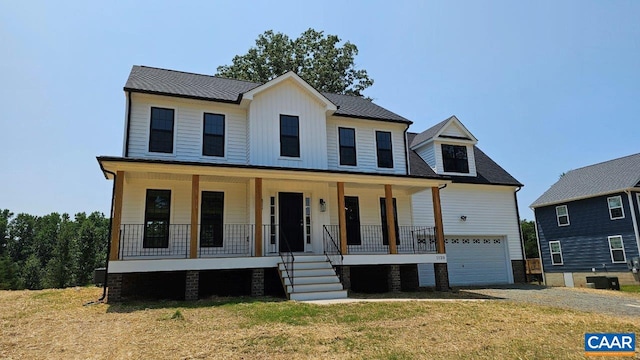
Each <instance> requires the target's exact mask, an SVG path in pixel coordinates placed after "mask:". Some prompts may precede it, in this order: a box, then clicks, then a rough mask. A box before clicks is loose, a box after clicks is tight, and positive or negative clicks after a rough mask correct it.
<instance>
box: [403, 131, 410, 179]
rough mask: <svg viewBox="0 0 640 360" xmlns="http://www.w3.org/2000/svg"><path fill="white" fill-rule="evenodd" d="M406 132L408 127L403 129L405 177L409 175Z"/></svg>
mask: <svg viewBox="0 0 640 360" xmlns="http://www.w3.org/2000/svg"><path fill="white" fill-rule="evenodd" d="M407 131H409V125H408V124H407V127H406V128H404V167H405V171H406V173H407V175H409V147H408V146H407Z"/></svg>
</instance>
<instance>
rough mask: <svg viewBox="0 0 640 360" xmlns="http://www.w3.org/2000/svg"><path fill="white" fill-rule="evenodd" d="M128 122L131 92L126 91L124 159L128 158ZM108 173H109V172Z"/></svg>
mask: <svg viewBox="0 0 640 360" xmlns="http://www.w3.org/2000/svg"><path fill="white" fill-rule="evenodd" d="M130 122H131V91H127V118H126V119H125V124H124V126H125V129H126V130H125V131H126V134H125V138H124V157H129V134H130V132H131V127H130V126H129V123H130ZM108 172H109V173H111V172H110V171H108ZM111 174H113V173H111ZM114 176H115V174H114ZM114 179H115V178H114Z"/></svg>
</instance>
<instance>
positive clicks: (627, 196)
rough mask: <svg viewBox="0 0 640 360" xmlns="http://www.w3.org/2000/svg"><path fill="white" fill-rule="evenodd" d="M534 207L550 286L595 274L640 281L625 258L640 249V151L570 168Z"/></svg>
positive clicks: (577, 281)
mask: <svg viewBox="0 0 640 360" xmlns="http://www.w3.org/2000/svg"><path fill="white" fill-rule="evenodd" d="M531 208H533V210H534V212H535V218H536V231H537V235H538V244H539V249H540V257H541V258H542V266H543V274H544V278H545V282H546V284H547V285H551V286H583V285H584V284H585V282H586V276H592V275H594V274H595V275H607V276H618V277H619V280H620V283H621V284H625V283H635V279H634V277H633V275H632V273H631V272H630V271H629V270H628V268H627V264H626V262H627V260H628V259H632V258H633V257H636V256H639V254H640V235H639V233H638V227H639V223H638V219H640V213H639V212H638V209H639V208H640V154H635V155H629V156H625V157H622V158H619V159H614V160H610V161H605V162H603V163H599V164H595V165H590V166H586V167H583V168H580V169H576V170H571V171H569V172H568V173H566V174H565V175H563V176H562V177H560V179H559V180H558V182H556V183H555V184H553V186H551V188H549V190H547V191H546V192H545V193H544V194H542V196H540V197H539V198H538V199H537V200H536V201H534V202H533V204H531Z"/></svg>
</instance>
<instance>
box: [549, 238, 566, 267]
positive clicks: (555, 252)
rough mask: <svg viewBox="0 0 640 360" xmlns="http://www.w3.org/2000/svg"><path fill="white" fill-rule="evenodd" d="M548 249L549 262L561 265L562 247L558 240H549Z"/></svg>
mask: <svg viewBox="0 0 640 360" xmlns="http://www.w3.org/2000/svg"><path fill="white" fill-rule="evenodd" d="M549 251H550V252H551V264H552V265H562V264H563V262H562V248H561V247H560V241H549Z"/></svg>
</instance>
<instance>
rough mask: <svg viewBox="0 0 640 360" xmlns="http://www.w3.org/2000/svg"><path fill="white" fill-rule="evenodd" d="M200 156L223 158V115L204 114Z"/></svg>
mask: <svg viewBox="0 0 640 360" xmlns="http://www.w3.org/2000/svg"><path fill="white" fill-rule="evenodd" d="M202 155H206V156H220V157H224V115H220V114H208V113H205V114H204V130H203V134H202Z"/></svg>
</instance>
